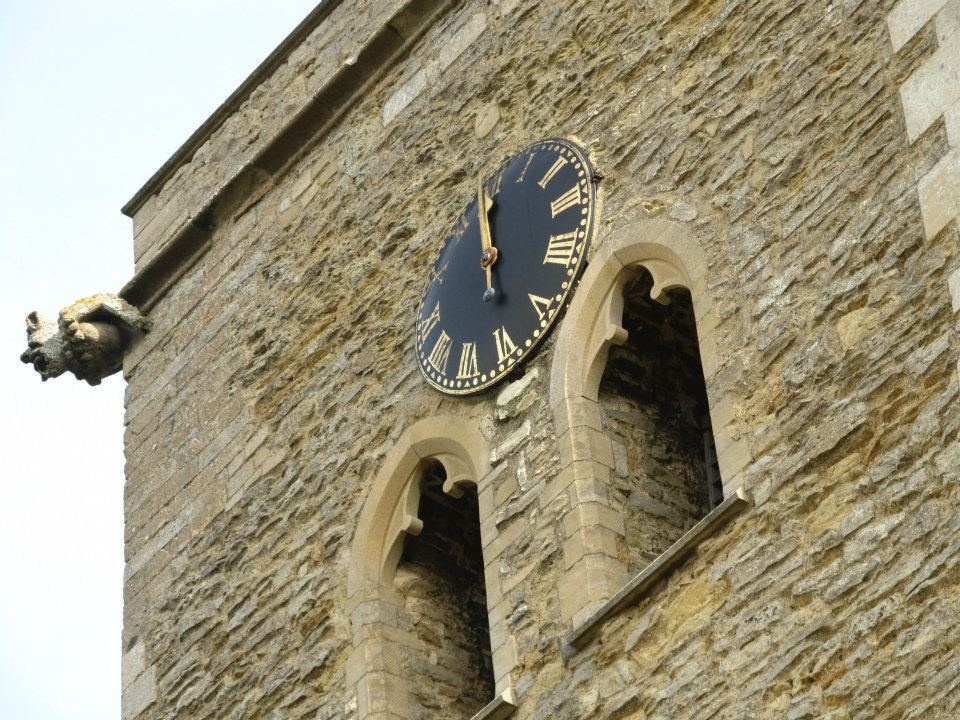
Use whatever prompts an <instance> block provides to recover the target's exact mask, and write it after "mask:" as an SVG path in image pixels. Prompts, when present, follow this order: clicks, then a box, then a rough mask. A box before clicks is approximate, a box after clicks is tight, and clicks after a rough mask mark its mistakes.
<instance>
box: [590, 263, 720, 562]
mask: <svg viewBox="0 0 960 720" xmlns="http://www.w3.org/2000/svg"><path fill="white" fill-rule="evenodd" d="M652 286H653V278H652V277H651V275H650V273H649V272H647V271H646V270H644V269H640V270H639V271H638V272H637V274H636V276H635V277H633V278H632V279H631V280H630V281H628V282H627V284H626V285H625V287H624V291H623V300H624V306H623V321H622V326H623V328H624V329H625V330H626V331H627V333H628V336H627V341H626V343H625V344H624V345H622V346H620V347H613V348H611V350H610V355H609V359H608V361H607V365H606V368H605V369H604V373H603V377H602V379H601V382H600V391H599V401H600V406H601V423H602V425H603V429H604V431H605V432H606V433H607V434H608V437H610V438H611V439H612V440H613V442H614V447H615V452H614V457H615V465H616V468H615V471H614V473H613V482H612V486H611V488H610V492H611V497H610V500H611V503H612V504H613V505H614V506H615V507H617V506H619V508H620V509H622V513H623V517H624V520H625V530H626V537H625V542H626V546H627V547H626V552H627V553H628V555H629V560H628V569H629V571H630V572H631V573H637V572H639V571H640V570H642V569H643V568H644V567H646V565H647V564H649V563H650V562H651V561H652V560H653V559H655V558H656V557H657V556H658V555H660V554H661V553H663V552H664V551H665V550H666V549H667V548H669V547H670V545H672V544H673V543H674V542H675V541H676V540H678V539H679V538H680V537H681V536H682V535H683V533H684V532H686V531H687V530H689V529H690V528H691V527H693V526H694V525H695V524H696V523H697V522H698V521H699V520H701V519H702V518H703V517H704V516H705V515H706V514H707V513H708V512H709V511H710V510H711V509H713V508H714V507H716V506H717V505H718V504H719V503H720V502H721V501H722V500H723V486H722V484H721V480H720V472H719V468H718V466H717V453H716V447H715V444H714V439H713V429H712V427H711V425H710V411H709V405H708V401H707V392H706V385H705V382H704V375H703V368H702V365H701V361H700V352H699V346H698V343H697V329H696V323H695V320H694V314H693V305H692V302H691V299H690V294H689V292H687V291H686V290H684V289H675V290H673V291H671V293H670V295H669V297H670V303H669V304H667V305H661V304H660V303H658V302H656V301H654V300H653V299H651V297H650V290H651V288H652Z"/></svg>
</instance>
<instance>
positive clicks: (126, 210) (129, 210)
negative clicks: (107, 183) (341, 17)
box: [120, 0, 343, 217]
mask: <svg viewBox="0 0 960 720" xmlns="http://www.w3.org/2000/svg"><path fill="white" fill-rule="evenodd" d="M342 4H343V0H321V2H320V3H319V4H318V5H317V7H315V8H314V9H313V10H311V11H310V14H309V15H307V17H305V18H304V19H303V21H301V23H300V24H299V25H297V27H295V28H294V29H293V31H292V32H291V33H290V34H289V35H287V37H285V38H284V39H283V42H281V43H280V44H279V45H278V46H277V47H276V48H275V49H274V50H273V52H271V53H270V54H269V55H268V56H267V57H266V59H265V60H264V61H263V62H262V63H260V64H259V65H258V66H257V68H256V69H255V70H254V71H253V72H252V73H250V75H249V76H248V77H247V79H246V80H244V81H243V83H242V84H241V85H240V86H239V87H238V88H237V89H236V90H234V91H233V92H232V93H231V94H230V97H228V98H227V99H226V100H224V101H223V102H222V103H221V104H220V107H218V108H217V109H216V110H214V111H213V113H212V114H211V115H210V117H208V118H207V119H206V120H204V121H203V124H202V125H201V126H200V127H198V128H197V129H196V130H194V132H193V134H192V135H190V137H188V138H187V139H186V140H185V141H184V143H183V144H182V145H181V146H180V147H179V148H177V150H176V152H174V153H173V155H171V156H170V158H169V159H168V160H167V161H166V162H164V163H163V165H161V166H160V168H159V169H158V170H157V171H156V172H155V173H154V174H153V175H151V176H150V179H149V180H147V181H146V182H145V183H144V184H143V186H142V187H141V188H140V189H139V190H137V192H136V193H134V195H133V197H131V198H130V199H129V200H128V201H127V202H126V204H125V205H124V206H123V207H122V208H121V209H120V212H122V213H123V214H124V215H126V216H128V217H133V215H134V213H136V212H137V210H138V209H139V208H140V207H141V206H142V205H143V204H144V203H145V202H146V201H147V198H149V197H150V196H151V195H152V194H153V193H155V192H156V191H158V190H159V189H160V188H161V187H162V186H163V185H164V183H166V182H167V180H169V179H170V178H171V177H172V176H173V174H174V173H175V172H176V171H177V170H178V169H179V168H180V166H181V165H183V164H184V163H187V162H189V161H190V158H191V157H192V156H193V154H194V153H195V152H196V151H197V149H198V148H199V147H200V146H201V145H203V143H205V142H206V141H207V139H208V138H209V137H210V136H211V135H212V134H213V133H214V132H216V130H217V128H219V127H220V126H221V125H223V123H224V121H225V120H226V119H227V118H228V117H230V116H231V115H232V114H233V113H235V112H236V111H237V109H238V108H239V107H240V106H241V105H242V104H243V103H244V102H245V101H246V100H247V98H249V97H250V95H251V94H252V93H253V91H254V90H255V89H256V88H257V87H258V86H259V85H260V84H261V83H263V82H264V81H265V80H266V79H267V78H268V77H269V76H270V75H271V74H272V73H273V72H274V71H275V70H276V69H277V68H278V67H279V66H280V65H281V64H282V63H283V62H284V61H285V60H286V59H287V57H289V55H290V53H292V52H293V51H294V50H295V49H296V48H298V47H299V46H300V44H301V43H302V42H303V40H304V39H305V38H306V37H307V36H308V35H310V33H311V32H313V31H314V30H315V29H316V28H317V26H319V25H320V23H322V22H323V21H324V20H326V19H327V17H329V15H330V13H332V12H333V11H334V10H336V9H337V8H338V7H339V6H340V5H342Z"/></svg>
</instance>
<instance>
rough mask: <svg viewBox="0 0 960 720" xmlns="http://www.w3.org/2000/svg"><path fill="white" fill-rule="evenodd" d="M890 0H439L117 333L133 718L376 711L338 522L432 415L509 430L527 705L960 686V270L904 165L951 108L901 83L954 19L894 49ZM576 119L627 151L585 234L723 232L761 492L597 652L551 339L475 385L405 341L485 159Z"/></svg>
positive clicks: (680, 705)
mask: <svg viewBox="0 0 960 720" xmlns="http://www.w3.org/2000/svg"><path fill="white" fill-rule="evenodd" d="M893 6H894V4H893V3H892V2H890V1H888V0H883V1H878V2H866V1H858V0H844V1H843V2H834V3H796V2H785V1H780V0H769V1H765V2H753V1H751V0H701V1H699V2H698V1H693V0H691V1H684V0H650V1H649V2H633V1H631V0H600V1H597V0H580V1H576V0H574V1H572V2H533V1H528V0H510V1H508V0H501V2H499V3H488V2H484V1H482V0H460V1H459V2H455V3H452V4H451V7H450V8H449V10H447V11H446V12H445V13H444V14H443V15H442V16H441V17H440V18H439V19H438V20H437V21H436V22H435V23H434V24H433V25H431V27H430V28H429V29H428V31H427V32H426V34H425V35H424V36H423V37H422V38H421V39H420V40H419V41H418V42H417V43H416V45H415V46H414V47H413V48H412V50H411V51H410V52H409V53H408V54H406V55H405V56H404V57H403V58H402V59H401V61H400V63H399V64H398V65H397V66H396V67H394V68H392V69H391V70H390V72H389V73H388V74H387V75H386V76H385V77H384V78H383V79H381V80H380V81H378V82H377V83H375V84H374V85H373V86H371V87H369V88H368V89H367V91H366V93H365V95H364V96H363V98H362V100H361V101H360V102H359V103H357V104H356V106H354V107H353V108H352V109H351V110H350V111H349V112H348V113H347V114H346V115H345V116H344V117H343V119H342V121H341V122H340V123H339V124H337V125H336V126H335V127H334V128H333V129H332V130H331V131H330V132H329V133H327V134H326V135H323V136H322V137H320V138H319V139H317V141H316V142H314V143H313V144H311V145H310V146H309V147H307V148H305V152H304V154H303V155H302V157H301V158H300V159H299V160H298V162H297V163H296V164H295V166H294V167H292V168H290V169H289V171H288V172H287V173H286V174H284V175H283V176H282V177H280V178H279V179H278V180H277V181H276V183H275V184H274V186H272V187H271V188H270V189H269V191H267V192H265V193H263V194H262V195H259V196H258V197H257V199H256V201H254V202H251V203H248V204H246V205H244V206H243V207H241V208H240V210H239V211H238V212H237V213H236V214H235V215H234V216H232V217H230V218H228V219H226V220H225V221H224V222H223V223H222V225H220V226H218V227H217V228H215V230H214V232H213V235H212V238H211V245H210V248H209V250H208V251H207V253H206V254H205V255H204V256H203V257H202V258H201V259H200V260H199V261H198V262H197V263H196V264H195V265H193V266H192V267H191V268H190V269H189V270H188V271H187V273H186V274H185V275H184V276H183V277H182V278H181V279H180V280H179V281H178V282H177V283H176V285H175V286H173V287H172V289H171V290H170V291H169V292H168V293H167V294H166V295H164V296H163V297H162V299H160V301H159V302H158V303H157V304H156V305H155V307H154V308H153V310H152V311H151V315H152V318H153V320H154V322H155V330H154V331H153V332H152V333H151V335H150V336H148V337H147V338H146V339H145V340H144V341H143V343H141V345H140V346H138V347H137V348H136V349H135V350H134V351H133V352H132V353H131V354H130V356H129V357H128V358H127V363H126V366H125V374H126V377H127V380H128V383H129V385H128V391H127V428H126V452H127V488H126V500H125V504H126V518H127V525H126V557H127V566H126V575H125V608H124V614H125V617H124V635H123V643H124V652H125V657H124V681H123V682H124V702H123V716H124V718H125V719H127V718H142V719H143V720H155V719H159V718H173V717H178V718H180V717H189V718H193V719H196V720H201V719H203V718H216V719H217V720H224V719H239V718H258V719H260V718H284V719H285V720H286V719H287V718H316V719H318V720H319V719H321V718H338V719H339V718H344V719H348V718H356V717H357V713H358V699H357V698H356V697H354V696H352V695H351V694H350V693H349V692H348V691H347V690H346V683H345V672H346V671H345V664H346V661H347V658H348V657H349V655H350V650H351V625H350V618H349V617H347V616H346V613H345V612H344V609H343V608H344V601H345V587H344V583H345V580H344V579H345V577H346V568H347V566H348V563H349V553H350V547H351V543H352V541H353V528H354V527H355V525H356V518H357V516H358V514H359V512H360V508H361V506H362V503H363V500H364V498H365V496H366V493H367V490H368V488H369V484H370V482H371V479H372V477H373V476H374V474H375V473H376V470H377V468H378V466H379V463H380V462H381V461H382V459H383V457H384V455H385V453H386V452H387V451H388V450H389V448H390V447H391V446H392V443H393V442H394V441H395V440H396V439H397V437H398V436H399V435H400V434H401V433H402V431H403V430H404V428H405V427H408V426H409V425H410V424H411V423H412V422H414V421H415V420H417V419H420V418H423V417H427V416H430V415H434V414H441V413H442V414H454V415H463V416H466V417H470V418H474V419H475V421H476V423H477V424H478V426H479V427H480V428H481V430H482V432H483V433H484V435H485V436H486V437H487V439H488V441H489V443H490V445H491V447H492V448H494V449H493V451H492V453H491V463H492V464H493V467H494V469H493V471H492V473H491V476H490V477H489V478H487V479H486V485H485V487H490V488H491V489H492V498H493V500H492V501H491V502H489V503H484V502H481V506H480V518H481V534H482V538H483V543H484V560H485V563H486V568H485V571H486V579H487V588H486V590H487V603H488V606H489V607H490V608H491V612H490V625H491V649H492V653H493V658H494V666H495V667H496V668H509V669H510V670H509V676H508V677H506V678H498V688H499V686H502V684H503V683H504V682H507V683H509V685H511V686H512V687H513V688H514V690H515V692H516V695H517V697H518V701H519V709H518V711H517V714H516V717H518V718H522V719H523V720H530V719H538V720H539V719H545V718H559V719H567V718H569V719H571V720H572V719H574V718H577V719H580V718H603V719H604V720H612V719H614V718H626V717H637V718H651V719H652V718H664V719H666V718H704V719H706V718H712V717H717V718H790V719H791V720H802V719H803V718H830V719H831V720H840V719H841V718H844V719H845V718H864V719H866V718H908V717H924V718H948V717H954V716H956V715H958V706H960V675H958V673H957V670H956V668H957V667H960V650H958V649H957V648H958V647H960V570H958V567H960V566H958V558H960V554H958V552H957V550H958V543H960V515H958V514H957V512H956V504H957V500H958V497H957V492H958V491H957V484H956V482H955V478H956V467H957V465H958V462H960V449H958V444H957V432H958V413H957V412H956V409H957V388H958V383H957V377H956V361H957V358H958V354H960V347H958V338H957V337H956V333H955V331H954V327H955V314H954V309H953V308H952V307H951V302H950V295H949V292H948V290H947V288H948V278H949V277H951V275H952V274H953V273H955V272H956V271H957V269H958V267H960V263H958V259H957V244H956V240H957V238H956V226H955V224H954V223H953V222H949V223H945V224H944V225H943V226H942V227H941V228H940V229H938V230H937V231H936V232H934V233H928V232H925V227H924V224H923V219H922V217H921V208H920V203H919V201H918V195H917V190H916V188H917V185H918V182H919V181H920V179H921V178H923V177H924V176H926V175H927V174H928V173H930V172H931V170H932V169H933V168H934V167H935V166H937V164H938V163H939V162H940V161H941V159H942V158H943V157H945V156H946V155H947V150H948V144H947V143H948V137H947V131H946V129H945V127H944V124H943V122H942V121H939V120H937V121H935V122H932V123H931V124H930V125H929V126H928V127H926V128H925V129H924V130H923V131H922V132H920V134H919V135H918V136H916V137H912V136H911V137H910V139H909V141H908V132H907V131H908V127H907V126H906V125H905V120H904V111H903V108H902V107H901V102H900V87H901V85H902V84H903V83H904V82H905V80H906V79H907V78H909V77H911V76H912V75H913V74H914V73H915V72H917V71H918V69H919V68H921V67H923V66H924V63H926V62H927V61H928V60H929V59H930V58H931V57H933V56H934V54H935V53H937V52H938V40H937V35H936V29H935V28H934V27H933V26H932V25H931V24H929V23H928V24H925V25H923V26H922V27H920V28H919V29H917V30H916V32H915V33H913V34H912V35H911V36H910V39H909V40H908V41H906V42H905V43H904V44H903V45H902V46H900V47H898V48H897V49H896V50H894V47H893V46H892V45H891V42H890V38H889V36H888V29H887V24H886V18H887V15H888V13H890V11H891V9H892V8H893ZM331 17H333V16H331ZM353 31H354V28H353V25H352V24H351V23H349V22H347V20H345V19H344V18H343V17H342V16H337V18H334V19H333V20H331V24H330V25H328V26H326V27H325V28H323V30H322V32H323V33H328V34H331V35H337V34H349V33H351V32H353ZM304 52H306V53H307V54H308V55H309V54H310V53H311V52H318V51H317V50H304ZM298 57H299V55H298ZM301 59H302V58H301ZM323 62H324V63H325V62H327V61H326V60H324V61H323ZM309 64H310V62H309V61H307V62H306V65H309ZM303 67H305V65H301V64H300V63H299V61H297V62H291V64H290V67H289V68H286V69H285V70H284V72H287V71H295V72H296V73H300V72H306V71H305V70H302V68H303ZM296 68H301V70H296ZM298 82H299V80H298ZM238 122H240V123H241V124H242V123H246V122H249V123H250V125H251V126H255V125H256V124H257V122H258V121H257V120H256V118H248V119H246V120H244V119H240V120H238ZM255 133H256V128H255V127H252V128H251V129H250V134H251V136H252V135H254V134H255ZM554 134H557V135H560V134H564V135H565V134H575V135H577V136H578V137H579V138H580V139H581V141H582V142H583V143H585V144H586V145H587V146H588V147H589V148H590V151H591V153H592V156H593V158H594V160H595V164H596V166H597V169H598V171H599V172H600V173H601V174H603V175H604V178H605V179H604V180H603V182H602V188H603V192H604V207H603V212H602V216H601V223H600V226H599V228H598V235H597V242H598V243H599V244H602V242H603V238H604V236H605V234H607V233H610V232H611V231H612V230H614V229H616V228H620V227H626V226H628V225H630V224H631V223H633V222H635V221H636V220H638V219H640V218H644V217H665V218H670V219H672V220H673V221H675V222H678V223H683V224H685V225H687V226H688V228H689V229H690V231H691V232H692V233H693V234H694V235H695V237H696V238H697V240H698V241H699V242H700V243H701V244H702V247H703V251H704V254H705V256H706V259H707V263H708V267H709V279H708V282H707V292H708V293H709V294H710V296H711V297H712V298H713V303H714V310H715V316H711V317H709V318H698V323H699V324H700V327H701V329H703V327H704V324H705V323H709V324H710V326H711V328H712V330H713V333H714V334H715V337H716V338H717V349H716V354H717V357H716V358H705V360H704V362H705V363H706V362H708V361H709V362H716V363H718V364H719V367H720V369H719V371H718V372H717V373H716V375H715V376H714V379H713V380H712V381H711V384H710V385H709V387H708V395H709V398H710V403H711V412H712V414H713V417H714V419H715V420H716V419H717V418H723V420H724V427H725V428H726V429H727V430H728V431H729V432H731V433H732V434H733V435H735V439H737V440H743V441H744V442H743V447H745V448H746V449H747V450H746V451H744V452H743V454H742V455H741V456H738V458H737V462H738V465H739V468H740V469H742V470H743V472H744V476H745V477H746V478H747V488H748V491H749V492H750V494H751V495H752V497H753V507H752V508H751V509H750V510H749V511H748V512H747V513H746V514H745V515H743V516H741V517H740V518H738V519H737V520H736V521H735V523H734V524H733V525H731V526H729V527H727V528H726V529H725V530H724V531H723V532H721V533H720V534H719V535H717V536H715V537H713V538H712V539H710V540H708V541H706V542H705V543H704V544H703V545H702V546H701V547H700V549H699V550H698V551H697V552H696V553H695V554H694V555H693V556H691V557H689V558H687V559H686V560H685V561H684V563H683V564H682V565H681V566H680V567H679V568H678V569H677V570H676V571H674V572H673V573H672V574H671V575H670V576H669V577H667V578H666V579H665V580H663V581H662V582H660V583H659V584H658V585H657V586H655V587H654V588H653V589H652V590H651V591H650V593H649V594H648V595H647V596H646V598H645V599H643V600H641V601H640V602H639V603H638V604H636V605H634V606H632V607H630V608H628V609H627V610H625V611H624V612H622V613H620V614H619V615H618V616H616V617H615V618H613V619H612V620H610V621H608V622H607V623H606V624H605V625H604V626H603V628H602V629H601V632H600V633H599V634H598V636H597V637H596V638H595V639H594V640H593V641H592V642H591V643H590V644H589V645H588V646H587V647H585V648H584V649H582V650H579V651H572V650H571V649H570V648H567V647H565V646H564V645H563V643H562V640H561V638H562V636H563V634H564V633H565V632H566V631H568V630H569V628H568V627H566V626H565V625H564V624H563V623H562V622H561V621H560V617H561V612H560V607H559V604H560V598H559V596H558V593H557V582H558V577H559V574H560V572H561V570H562V569H563V565H564V562H565V559H564V554H563V552H562V548H563V544H564V541H565V539H566V537H565V534H564V518H565V517H566V509H567V508H568V507H569V498H567V497H565V496H564V495H562V494H560V495H557V494H556V493H554V492H552V491H551V484H550V481H551V479H553V478H554V477H555V475H556V473H557V468H558V465H559V463H560V457H559V451H558V448H557V445H556V442H555V432H554V427H553V419H552V417H553V416H552V413H551V410H550V408H549V404H548V385H549V382H548V380H549V375H550V373H549V360H550V358H551V354H552V350H553V343H552V342H548V343H546V346H545V347H544V349H543V350H542V351H541V352H540V353H539V354H538V355H537V357H536V358H535V359H534V360H533V361H532V362H531V363H530V364H529V366H528V368H527V370H526V374H525V375H524V376H523V378H522V379H519V380H518V381H517V382H519V383H522V385H514V386H513V388H511V390H512V391H511V392H509V393H507V392H506V391H504V393H497V392H494V393H491V394H488V395H482V396H480V397H477V398H473V399H466V400H462V399H461V400H451V399H445V398H441V397H440V396H439V395H437V394H436V393H434V392H432V391H431V390H429V389H428V388H427V387H426V385H425V383H423V382H421V380H420V379H419V376H418V374H417V371H416V368H415V364H414V358H413V354H412V351H413V339H412V335H413V323H414V314H415V308H416V305H417V298H418V295H419V292H420V290H421V288H422V286H423V283H424V281H425V277H426V270H427V268H428V267H429V265H430V263H431V262H432V259H433V256H434V253H435V252H436V250H437V247H438V242H439V241H440V239H441V238H442V237H443V235H444V233H445V230H446V228H447V225H448V224H449V223H450V222H451V220H452V219H453V218H454V217H455V216H456V214H457V213H458V212H459V210H460V209H461V208H462V207H463V206H464V205H465V204H466V202H467V200H468V198H469V197H470V195H471V192H472V190H471V188H472V186H473V183H474V181H475V177H476V173H477V172H478V171H479V170H482V169H484V170H486V169H492V168H493V167H494V166H495V165H496V163H497V162H498V161H499V160H501V159H502V157H503V156H504V155H506V154H509V153H511V152H514V151H516V150H518V149H519V148H521V147H522V146H523V145H525V144H526V143H528V142H531V141H533V140H535V139H539V138H541V137H544V136H549V135H554ZM223 152H225V153H226V156H228V157H235V156H236V157H239V155H237V154H236V153H240V152H241V151H240V150H236V149H231V148H230V147H226V148H225V149H224V150H223ZM192 172H193V169H191V168H188V169H185V170H184V171H183V173H192ZM184 179H186V178H185V177H184ZM198 183H199V181H198ZM199 184H202V183H199ZM186 185H187V186H188V187H190V186H192V183H191V182H187V183H186ZM169 192H170V193H172V197H178V198H180V197H181V193H184V192H187V193H188V192H189V191H181V190H178V189H175V188H174V187H173V186H171V189H170V190H169ZM165 232H166V231H165ZM170 232H172V230H171V231H170ZM156 242H160V243H163V242H164V237H163V233H161V237H160V238H159V239H158V240H157V241H156ZM954 277H955V276H954Z"/></svg>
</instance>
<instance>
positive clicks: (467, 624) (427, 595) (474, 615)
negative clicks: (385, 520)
mask: <svg viewBox="0 0 960 720" xmlns="http://www.w3.org/2000/svg"><path fill="white" fill-rule="evenodd" d="M445 477H446V474H445V472H444V469H443V466H442V465H441V464H440V463H438V462H431V463H428V464H427V465H426V467H425V468H424V472H423V479H422V481H421V495H420V508H419V514H418V517H419V518H420V520H421V521H422V522H423V530H422V531H421V532H420V534H419V535H418V536H416V537H414V536H408V537H407V538H406V541H405V543H404V550H403V555H402V556H401V559H400V564H399V566H398V567H397V574H396V587H397V589H398V590H399V591H400V592H401V593H402V594H403V596H404V598H405V599H406V606H405V607H406V615H407V618H406V620H407V621H408V622H409V623H410V626H409V628H408V629H409V630H410V631H411V633H412V635H413V636H414V637H415V638H416V639H417V641H418V643H419V647H418V648H416V649H414V648H409V649H406V650H405V658H404V666H405V667H404V670H405V673H406V676H407V680H408V683H407V684H408V687H409V689H410V699H411V706H412V707H411V717H412V718H414V720H421V719H423V720H426V719H427V718H430V719H431V720H433V719H434V718H440V717H442V718H471V717H473V716H474V715H475V714H476V713H477V712H478V711H479V710H480V709H481V708H483V706H484V705H486V704H487V703H488V702H489V701H490V700H491V699H493V696H494V688H495V683H494V677H493V663H492V661H491V657H490V625H489V620H488V616H487V594H486V588H485V586H484V572H483V552H482V546H481V542H480V513H479V508H478V505H477V494H476V491H475V490H474V489H473V488H470V489H467V490H466V492H465V493H464V496H463V497H462V498H459V499H456V498H453V497H451V496H449V495H447V494H445V493H444V492H443V489H442V488H443V481H444V479H445Z"/></svg>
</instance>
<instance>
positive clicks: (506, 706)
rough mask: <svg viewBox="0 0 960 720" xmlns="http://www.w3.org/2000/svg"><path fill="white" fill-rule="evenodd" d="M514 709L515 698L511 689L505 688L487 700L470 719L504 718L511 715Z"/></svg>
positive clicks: (515, 705) (498, 719)
mask: <svg viewBox="0 0 960 720" xmlns="http://www.w3.org/2000/svg"><path fill="white" fill-rule="evenodd" d="M516 709H517V699H516V697H514V694H513V690H506V691H504V692H503V693H502V694H501V695H498V696H497V697H495V698H494V699H493V700H491V701H490V702H488V703H487V704H486V705H485V706H484V707H483V710H481V711H480V712H478V713H477V714H476V715H474V716H473V717H472V718H471V720H504V719H505V718H508V717H510V716H511V715H513V713H514V711H515V710H516Z"/></svg>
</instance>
